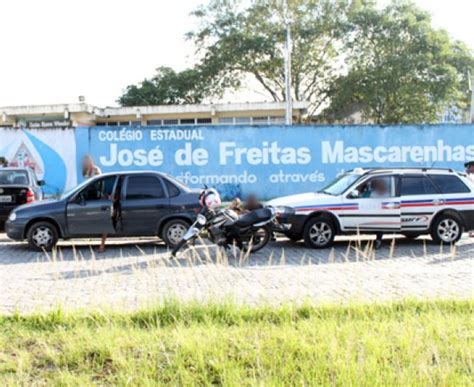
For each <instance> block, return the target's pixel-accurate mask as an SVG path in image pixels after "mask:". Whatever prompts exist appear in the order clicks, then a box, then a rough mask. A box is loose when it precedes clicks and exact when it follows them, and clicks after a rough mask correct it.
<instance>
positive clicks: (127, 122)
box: [119, 121, 130, 126]
mask: <svg viewBox="0 0 474 387" xmlns="http://www.w3.org/2000/svg"><path fill="white" fill-rule="evenodd" d="M119 125H120V126H128V125H130V121H120V122H119Z"/></svg>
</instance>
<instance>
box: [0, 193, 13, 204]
mask: <svg viewBox="0 0 474 387" xmlns="http://www.w3.org/2000/svg"><path fill="white" fill-rule="evenodd" d="M11 202H12V197H11V196H6V195H0V203H11Z"/></svg>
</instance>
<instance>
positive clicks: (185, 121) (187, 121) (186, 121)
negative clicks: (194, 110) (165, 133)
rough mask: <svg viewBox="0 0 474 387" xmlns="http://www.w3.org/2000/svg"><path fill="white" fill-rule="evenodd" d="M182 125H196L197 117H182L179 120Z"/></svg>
mask: <svg viewBox="0 0 474 387" xmlns="http://www.w3.org/2000/svg"><path fill="white" fill-rule="evenodd" d="M179 123H180V124H181V125H194V124H195V123H196V119H195V118H182V119H180V120H179Z"/></svg>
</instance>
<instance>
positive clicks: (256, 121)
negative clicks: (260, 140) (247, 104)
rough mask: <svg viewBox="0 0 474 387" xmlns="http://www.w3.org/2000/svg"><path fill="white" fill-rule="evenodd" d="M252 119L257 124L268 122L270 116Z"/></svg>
mask: <svg viewBox="0 0 474 387" xmlns="http://www.w3.org/2000/svg"><path fill="white" fill-rule="evenodd" d="M252 121H253V124H255V125H261V124H268V117H253V119H252Z"/></svg>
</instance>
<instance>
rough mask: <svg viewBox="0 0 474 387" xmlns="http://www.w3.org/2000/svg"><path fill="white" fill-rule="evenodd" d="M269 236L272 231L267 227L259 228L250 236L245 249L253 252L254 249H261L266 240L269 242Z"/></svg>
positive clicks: (266, 242)
mask: <svg viewBox="0 0 474 387" xmlns="http://www.w3.org/2000/svg"><path fill="white" fill-rule="evenodd" d="M271 238H272V233H271V231H270V230H269V229H268V228H266V227H262V228H259V229H258V230H255V232H254V233H253V235H252V238H251V239H250V241H249V242H248V244H246V246H245V250H246V251H248V250H250V252H251V253H255V252H256V251H258V250H261V249H263V248H264V247H265V246H266V245H267V244H268V242H270V239H271Z"/></svg>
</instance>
